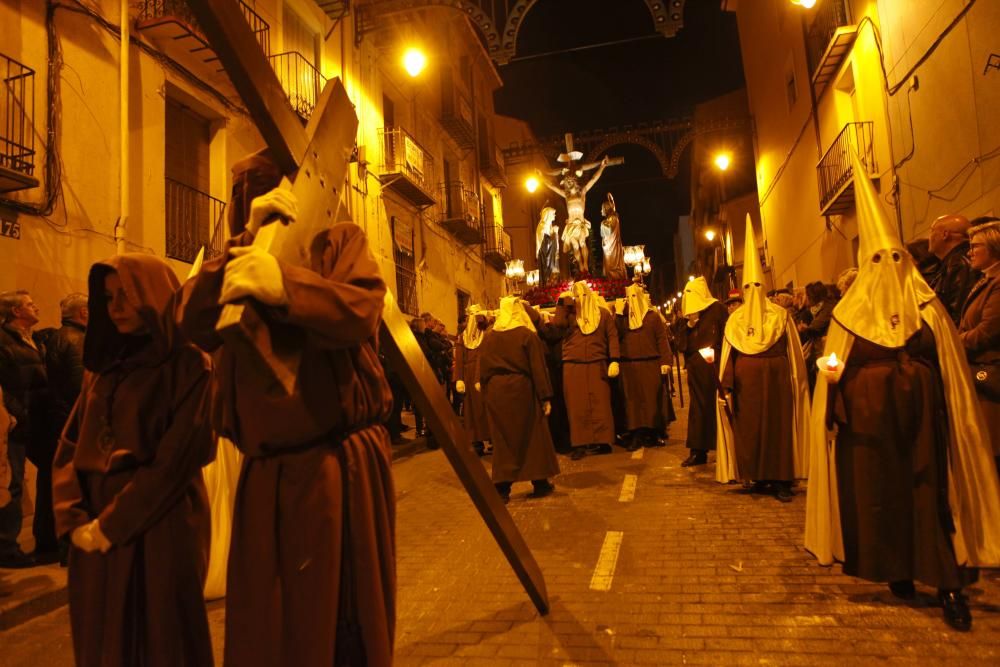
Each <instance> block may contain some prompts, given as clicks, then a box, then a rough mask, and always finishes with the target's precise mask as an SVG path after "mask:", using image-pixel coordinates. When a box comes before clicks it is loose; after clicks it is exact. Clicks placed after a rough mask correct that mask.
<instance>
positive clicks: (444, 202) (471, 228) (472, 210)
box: [439, 181, 483, 245]
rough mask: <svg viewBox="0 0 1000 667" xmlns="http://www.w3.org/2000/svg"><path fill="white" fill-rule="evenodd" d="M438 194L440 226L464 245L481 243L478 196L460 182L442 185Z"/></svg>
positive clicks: (481, 229)
mask: <svg viewBox="0 0 1000 667" xmlns="http://www.w3.org/2000/svg"><path fill="white" fill-rule="evenodd" d="M440 192H441V196H440V197H439V202H440V209H441V215H440V222H441V226H442V227H444V228H445V229H447V230H448V231H449V232H451V233H452V234H454V235H455V237H456V238H458V240H460V241H461V242H462V243H464V244H466V245H474V244H477V243H482V242H483V219H482V217H481V216H482V206H481V205H480V203H479V195H477V194H476V193H475V192H474V191H472V190H470V189H469V188H467V187H465V184H464V183H462V182H461V181H450V182H448V183H442V184H441V188H440Z"/></svg>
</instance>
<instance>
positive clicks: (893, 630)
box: [0, 411, 1000, 667]
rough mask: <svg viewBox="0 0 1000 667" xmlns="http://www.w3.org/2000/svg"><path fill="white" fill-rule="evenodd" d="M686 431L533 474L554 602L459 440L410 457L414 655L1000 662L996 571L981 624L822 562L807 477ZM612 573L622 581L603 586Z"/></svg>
mask: <svg viewBox="0 0 1000 667" xmlns="http://www.w3.org/2000/svg"><path fill="white" fill-rule="evenodd" d="M683 418H684V412H683V411H682V412H681V419H682V420H683ZM683 433H684V424H683V421H681V422H679V423H676V424H674V426H673V429H672V434H673V436H674V438H673V439H672V440H671V441H670V444H669V446H667V447H665V448H660V449H647V450H642V451H640V452H637V453H635V454H630V453H628V452H625V451H623V450H621V449H616V450H615V453H614V454H612V455H610V456H599V457H589V458H586V459H584V460H582V461H570V460H569V459H567V458H565V457H563V458H561V460H560V463H561V465H562V475H561V476H560V477H559V478H557V479H556V485H557V490H556V493H555V494H554V495H552V496H549V497H547V498H543V499H540V500H531V499H527V498H526V495H527V493H528V492H529V491H530V488H531V487H530V485H528V484H518V485H515V487H514V492H513V494H512V499H511V502H510V505H508V507H509V509H510V511H511V513H512V514H513V516H514V519H515V521H516V522H517V524H518V525H519V526H520V527H521V530H522V531H523V532H524V534H525V537H526V539H527V541H528V544H529V545H530V546H531V547H532V549H533V551H534V554H535V557H536V558H537V559H538V561H539V564H540V565H541V567H542V570H543V571H544V573H545V579H546V583H547V586H548V592H549V597H550V601H551V605H552V610H551V612H550V613H549V615H548V616H545V617H539V616H538V615H537V614H536V612H535V610H534V608H533V607H532V605H531V603H530V602H529V601H528V599H527V596H526V595H525V593H524V592H523V590H522V589H521V587H520V585H519V583H518V582H517V580H516V578H515V577H514V574H513V573H512V572H511V570H510V568H509V566H508V565H507V563H506V561H505V560H504V559H503V557H502V555H501V554H500V551H499V549H498V548H497V547H496V545H495V544H494V542H493V541H492V539H491V537H490V535H489V533H488V532H487V530H486V528H485V526H484V525H483V524H482V522H481V520H480V519H479V517H478V515H477V514H476V512H475V510H474V509H473V507H472V504H471V502H470V501H469V500H468V498H467V497H466V496H465V494H464V492H463V491H462V490H461V488H460V487H459V485H458V482H457V481H456V479H455V476H454V474H453V473H452V471H451V469H450V467H449V466H448V464H447V462H446V460H445V458H444V455H443V454H442V453H441V452H423V453H420V454H417V455H416V456H413V457H411V458H408V459H406V460H403V461H400V462H398V463H397V464H396V466H395V473H396V484H397V493H398V497H399V505H398V520H397V521H398V522H397V534H398V545H399V554H398V564H399V596H398V622H397V626H396V627H397V633H396V637H397V639H396V655H397V664H400V665H416V664H434V665H476V664H481V665H514V664H519V665H520V664H523V665H533V664H541V665H557V666H562V665H579V664H619V665H628V664H682V663H686V664H709V665H721V664H774V665H785V664H809V665H816V664H838V665H845V664H873V663H882V662H891V663H897V662H912V663H920V664H951V665H957V664H962V665H969V664H984V665H985V664H997V663H998V661H1000V586H998V585H997V582H996V580H995V578H994V575H993V574H992V573H986V574H985V575H984V577H983V581H981V582H980V583H979V584H977V585H976V586H974V587H972V588H971V589H970V590H968V591H967V592H968V594H969V596H970V599H971V603H972V611H973V614H974V617H975V620H974V625H973V630H972V632H971V633H969V634H965V635H963V634H960V633H956V632H953V631H951V630H949V629H948V628H947V626H945V625H944V623H943V622H942V620H941V611H940V609H939V608H938V607H936V606H934V599H933V597H932V594H933V593H934V591H931V590H928V589H921V590H920V592H921V596H920V601H919V602H918V603H916V604H913V605H908V604H904V603H902V602H900V601H897V600H896V599H895V598H893V597H892V596H891V594H890V593H889V591H888V589H887V588H886V587H884V586H879V585H872V584H867V583H864V582H861V581H858V580H855V579H853V578H850V577H846V576H844V575H842V574H841V573H840V571H839V567H834V568H824V567H820V566H819V565H817V564H816V563H815V562H814V561H813V560H812V559H811V558H810V557H809V555H808V554H807V553H806V552H805V551H804V550H803V548H802V547H801V546H800V545H801V541H802V524H803V516H804V511H805V496H804V492H803V491H802V490H801V489H800V490H799V494H798V495H796V497H795V499H794V501H793V502H792V503H790V504H787V505H786V504H782V503H779V502H778V501H777V500H776V499H774V498H773V497H771V496H752V495H748V494H746V493H745V492H743V491H742V490H741V489H740V488H739V487H737V486H720V485H718V484H716V483H715V481H714V477H713V468H712V466H711V464H710V465H708V466H704V467H701V468H696V469H695V472H692V471H691V470H690V469H683V468H681V467H680V461H681V460H682V459H683V457H684V456H685V455H686V453H687V450H686V449H684V447H683V444H682V441H681V439H680V438H681V437H682V434H683ZM486 460H487V461H488V459H486ZM630 476H634V477H630ZM633 484H634V494H633V491H632V485H633ZM609 533H610V534H612V537H611V538H610V539H609V538H608V535H609ZM615 533H620V535H617V536H616V535H614V534H615ZM619 538H620V548H619V550H618V555H617V561H614V550H613V549H611V551H610V552H609V553H608V554H606V555H605V557H604V558H601V555H602V546H603V545H604V544H605V542H606V541H608V542H609V543H611V544H612V545H613V544H614V543H615V542H616V540H617V539H619ZM599 560H601V562H602V564H603V565H604V566H605V571H604V575H605V577H604V578H603V579H601V580H600V581H598V580H597V579H596V578H595V577H594V574H595V567H597V564H598V561H599ZM612 564H613V566H614V568H613V571H609V570H608V569H607V568H608V566H610V565H612ZM611 574H613V576H611V577H609V576H608V575H611ZM609 578H610V589H609V590H606V591H605V590H594V589H593V588H592V586H594V587H600V585H601V584H602V583H603V584H608V583H609ZM224 613H225V612H224V605H223V604H222V603H213V604H211V605H210V618H211V621H212V630H213V633H215V644H216V654H217V656H220V657H221V644H222V624H223V618H224ZM0 645H2V646H3V655H4V659H3V664H4V665H9V666H10V667H21V666H24V667H28V666H29V665H30V666H40V665H69V664H71V663H72V660H71V653H70V645H69V630H68V618H67V613H66V608H65V607H63V608H61V609H58V610H56V611H54V612H52V613H49V614H47V615H45V616H42V617H39V618H37V619H34V620H32V621H30V622H28V623H26V624H23V625H20V626H18V627H15V628H14V629H12V630H9V631H7V632H5V633H3V634H0Z"/></svg>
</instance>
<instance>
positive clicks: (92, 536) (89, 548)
mask: <svg viewBox="0 0 1000 667" xmlns="http://www.w3.org/2000/svg"><path fill="white" fill-rule="evenodd" d="M70 541H71V542H72V543H73V546H75V547H76V548H77V549H80V550H82V551H86V552H87V553H91V552H94V551H100V552H101V553H102V554H104V553H107V552H108V550H109V549H110V548H111V542H110V541H109V540H108V538H107V537H106V536H105V535H104V532H103V531H101V524H99V523H98V522H97V519H94V520H93V521H91V522H90V523H88V524H84V525H82V526H77V527H76V528H74V529H73V532H72V533H70Z"/></svg>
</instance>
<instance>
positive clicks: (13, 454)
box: [0, 290, 49, 568]
mask: <svg viewBox="0 0 1000 667" xmlns="http://www.w3.org/2000/svg"><path fill="white" fill-rule="evenodd" d="M38 312H39V311H38V306H36V305H35V303H34V301H32V299H31V294H29V293H28V292H27V291H26V290H17V291H14V292H4V293H2V294H0V388H3V393H4V403H5V405H6V407H7V411H8V412H9V413H10V414H11V416H12V417H14V419H15V420H17V425H16V426H15V427H14V430H13V431H11V432H10V436H9V441H8V450H7V456H8V462H9V463H10V469H11V470H10V475H11V477H10V484H9V486H8V489H9V491H10V496H11V502H9V503H7V506H6V507H4V508H3V509H2V510H0V567H7V568H19V567H31V566H32V565H34V564H35V558H34V557H33V556H31V555H28V554H25V553H24V552H23V551H22V550H21V547H20V545H19V544H18V542H17V537H18V535H19V534H20V532H21V520H22V518H23V517H22V514H21V498H22V497H23V495H24V463H25V460H26V458H27V456H28V453H29V451H30V452H32V455H33V454H34V452H35V451H36V450H37V448H38V447H39V446H43V445H44V442H43V438H42V436H43V430H44V428H45V427H46V423H47V420H48V416H49V415H48V379H47V378H46V375H45V350H44V349H43V348H41V347H40V346H39V345H38V344H37V343H36V342H35V341H34V339H32V336H31V332H32V329H33V328H34V327H35V325H36V324H38ZM35 537H36V540H37V538H38V536H37V535H36V536H35ZM43 541H44V540H43ZM46 546H47V545H46Z"/></svg>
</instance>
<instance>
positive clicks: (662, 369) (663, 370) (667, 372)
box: [660, 366, 670, 375]
mask: <svg viewBox="0 0 1000 667" xmlns="http://www.w3.org/2000/svg"><path fill="white" fill-rule="evenodd" d="M660 375H670V366H660Z"/></svg>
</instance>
